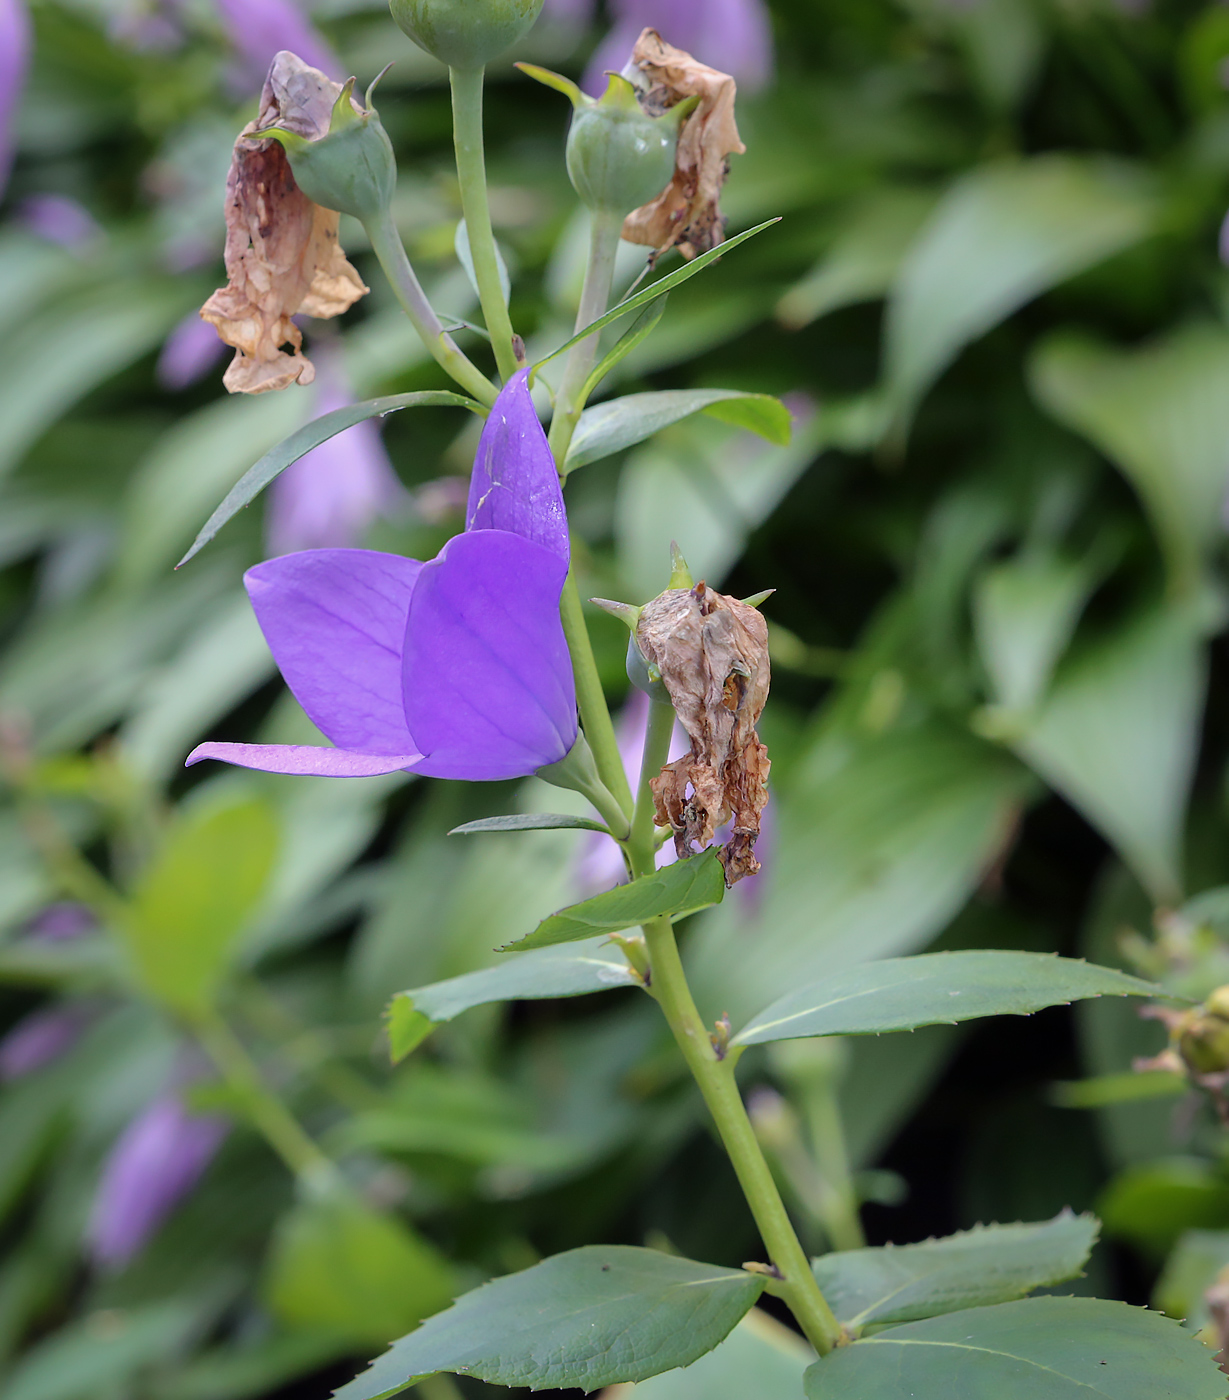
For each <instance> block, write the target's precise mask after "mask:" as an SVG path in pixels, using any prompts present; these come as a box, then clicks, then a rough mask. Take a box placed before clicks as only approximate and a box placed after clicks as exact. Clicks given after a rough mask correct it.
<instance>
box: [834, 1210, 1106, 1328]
mask: <svg viewBox="0 0 1229 1400" xmlns="http://www.w3.org/2000/svg"><path fill="white" fill-rule="evenodd" d="M1096 1238H1097V1221H1096V1219H1095V1218H1094V1217H1093V1216H1091V1215H1072V1214H1071V1212H1070V1211H1063V1213H1062V1214H1061V1215H1057V1216H1055V1217H1054V1219H1053V1220H1047V1221H1045V1222H1044V1223H1042V1224H1036V1225H975V1226H974V1227H973V1229H971V1230H961V1231H960V1232H959V1233H957V1234H955V1235H948V1236H946V1237H945V1238H944V1239H939V1240H926V1241H925V1242H924V1243H922V1244H906V1245H885V1246H884V1247H883V1248H882V1249H851V1250H848V1251H846V1252H845V1253H842V1254H825V1255H823V1256H822V1257H821V1258H819V1259H816V1260H815V1277H816V1278H817V1279H818V1280H819V1286H820V1288H821V1289H822V1290H823V1293H824V1297H825V1298H827V1300H828V1302H829V1304H830V1305H831V1307H832V1311H833V1312H834V1313H836V1316H837V1318H838V1320H839V1321H840V1322H842V1323H844V1324H845V1326H846V1327H849V1328H851V1329H858V1330H861V1329H862V1328H863V1327H866V1326H868V1325H869V1324H870V1323H872V1322H874V1323H888V1322H913V1321H916V1320H918V1319H920V1318H924V1317H937V1316H939V1315H940V1314H942V1313H950V1312H957V1311H959V1310H960V1309H961V1308H972V1307H979V1306H981V1305H983V1304H987V1303H1006V1302H1009V1301H1010V1300H1011V1299H1013V1298H1021V1297H1023V1296H1024V1294H1026V1293H1029V1292H1031V1291H1032V1290H1033V1289H1034V1288H1041V1287H1043V1286H1044V1285H1047V1284H1054V1283H1061V1282H1062V1281H1063V1280H1064V1279H1069V1278H1073V1277H1074V1276H1075V1275H1076V1274H1078V1273H1079V1271H1080V1270H1081V1268H1083V1266H1084V1263H1085V1261H1086V1260H1087V1258H1088V1255H1089V1252H1090V1251H1091V1249H1092V1247H1093V1245H1094V1244H1095V1243H1096Z"/></svg>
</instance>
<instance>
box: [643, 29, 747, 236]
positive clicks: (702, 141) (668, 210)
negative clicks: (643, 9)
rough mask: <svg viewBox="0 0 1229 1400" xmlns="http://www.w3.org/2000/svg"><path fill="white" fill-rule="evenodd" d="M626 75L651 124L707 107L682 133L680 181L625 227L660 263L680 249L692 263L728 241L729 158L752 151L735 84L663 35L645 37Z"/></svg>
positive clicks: (693, 116)
mask: <svg viewBox="0 0 1229 1400" xmlns="http://www.w3.org/2000/svg"><path fill="white" fill-rule="evenodd" d="M623 72H624V76H625V77H627V78H630V79H631V81H632V82H633V83H634V84H635V85H636V89H637V92H638V94H639V97H640V105H641V106H642V107H643V108H644V110H645V111H646V112H648V113H649V114H650V115H651V116H660V114H661V113H662V112H665V111H668V110H669V109H670V108H671V107H674V106H676V105H677V104H678V103H680V102H682V101H683V100H684V99H685V98H688V97H693V96H695V97H698V98H699V99H700V103H699V106H698V107H697V108H696V109H695V111H694V112H692V114H691V115H690V116H689V117H688V118H687V119H686V121H684V123H683V128H682V130H681V131H680V133H679V143H678V154H677V155H676V157H675V162H674V178H673V180H671V182H670V183H669V184H668V185H667V186H666V188H665V189H664V190H662V192H661V194H659V195H658V196H657V198H656V199H655V200H653V202H652V203H651V204H645V205H643V206H642V207H641V208H639V209H633V210H632V212H631V213H630V214H629V215H628V216H627V218H626V219H625V220H624V221H623V237H624V238H625V239H626V240H627V241H628V242H629V243H647V244H648V245H649V246H650V247H651V248H655V249H656V253H655V254H654V256H655V257H660V256H661V254H662V253H664V252H665V251H666V249H667V248H673V247H674V246H675V245H676V244H677V245H678V247H679V249H680V251H681V252H682V254H683V256H684V257H686V258H694V257H695V256H696V254H697V253H706V252H707V251H708V250H709V249H710V248H715V247H716V246H717V244H718V243H721V242H723V241H724V239H725V220H724V219H723V218H722V217H721V210H720V208H719V207H718V204H719V201H720V199H721V187H722V185H724V184H725V179H726V176H727V175H728V174H729V172H730V166H729V161H728V159H727V157H728V156H730V155H732V154H735V155H741V154H742V153H743V152H744V151H745V150H746V149H747V148H746V147H745V146H744V145H743V143H742V141H741V140H739V136H738V126H737V124H736V123H735V121H734V96H735V92H736V86H735V83H734V79H733V78H731V77H730V75H729V74H728V73H720V72H718V71H717V69H716V68H709V67H708V66H707V65H705V64H703V63H698V62H697V61H696V60H695V59H694V58H692V56H691V55H690V54H689V53H684V52H683V50H682V49H676V48H672V47H671V46H670V45H669V44H667V43H666V42H665V41H664V40H663V39H662V37H661V35H660V34H658V32H657V31H656V30H655V29H646V30H644V31H643V32H642V33H641V35H640V38H639V39H637V40H636V47H635V48H634V49H633V50H632V57H631V61H630V62H629V63H628V65H627V67H626V68H625V69H624V70H623Z"/></svg>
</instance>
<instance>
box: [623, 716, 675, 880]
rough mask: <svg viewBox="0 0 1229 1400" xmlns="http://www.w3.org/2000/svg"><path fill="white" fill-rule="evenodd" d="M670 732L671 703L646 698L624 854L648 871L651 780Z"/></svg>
mask: <svg viewBox="0 0 1229 1400" xmlns="http://www.w3.org/2000/svg"><path fill="white" fill-rule="evenodd" d="M673 733H674V707H673V706H672V705H664V704H662V703H661V702H660V701H657V700H650V701H649V723H648V728H647V730H646V732H645V736H644V757H643V759H641V762H640V786H639V788H638V789H637V792H636V810H635V813H634V814H633V816H632V834H631V838H630V840H629V841H628V843H627V845H628V855H629V857H630V859H631V862H632V865H633V867H634V869H636V870H637V871H644V872H647V871H650V870H652V869H653V868H654V865H655V864H656V860H655V857H656V854H657V829H656V826H655V824H654V817H655V816H656V812H657V805H656V803H655V802H654V801H653V790H652V788H651V787H650V786H649V783H650V782H651V780H652V779H653V778H655V777H657V775H658V774H659V773H660V772H661V770H662V765H663V764H664V763H665V761H666V759H667V758H669V757H670V736H671V735H672V734H673Z"/></svg>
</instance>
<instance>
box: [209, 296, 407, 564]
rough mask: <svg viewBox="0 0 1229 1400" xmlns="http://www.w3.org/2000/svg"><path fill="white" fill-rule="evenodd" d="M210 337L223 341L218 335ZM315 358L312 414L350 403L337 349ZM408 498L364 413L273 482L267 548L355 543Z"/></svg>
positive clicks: (282, 551)
mask: <svg viewBox="0 0 1229 1400" xmlns="http://www.w3.org/2000/svg"><path fill="white" fill-rule="evenodd" d="M202 324H204V323H203V322H202ZM209 329H210V330H211V331H212V330H213V328H212V326H211V327H210V328H209ZM214 340H215V341H217V343H218V344H219V345H221V341H218V338H217V335H216V333H215V334H214ZM313 358H314V359H315V362H316V382H317V384H318V385H319V389H318V390H317V396H316V411H317V413H331V412H332V411H333V409H335V408H345V407H347V405H349V404H351V403H353V402H354V399H353V396H352V395H351V394H350V393H349V392H348V389H347V385H346V382H345V378H344V376H343V374H342V370H341V364H340V361H339V357H338V356H337V354H336V353H335V352H330V351H329V350H328V349H327V348H326V349H325V350H324V351H321V352H318V353H316V354H315V355H314V357H313ZM406 499H407V493H406V492H405V490H404V489H403V488H402V485H401V482H400V481H399V480H398V479H397V473H396V472H395V471H393V466H392V463H391V462H390V461H389V460H388V454H387V453H386V452H385V451H384V444H383V442H382V441H381V439H380V429H379V426H378V425H377V423H376V420H375V419H374V418H368V419H367V420H366V421H365V422H362V423H356V424H355V425H354V426H353V427H352V428H347V429H346V430H345V431H344V432H341V433H338V434H337V435H336V436H335V437H331V438H329V439H328V441H327V442H322V443H321V444H320V446H319V447H316V448H313V449H312V451H310V452H308V453H307V454H306V456H303V457H300V458H299V460H298V461H297V462H295V463H294V465H293V466H291V467H288V468H287V469H286V470H285V471H284V472H283V473H282V474H281V476H279V477H278V478H277V480H276V481H275V482H274V483H273V486H272V488H271V490H270V500H269V507H268V513H267V515H266V517H265V521H266V524H265V533H266V543H267V546H268V552H269V553H270V554H271V555H272V554H289V553H291V551H292V550H296V549H332V548H340V547H342V546H345V545H353V544H358V543H359V541H360V540H361V539H362V538H363V536H364V535H365V534H366V533H367V529H368V527H369V526H370V525H371V523H372V521H374V520H375V519H376V518H377V517H378V516H381V515H388V514H390V513H391V512H392V511H393V510H394V508H395V507H396V506H398V505H400V504H402V503H403V502H404V501H405V500H406Z"/></svg>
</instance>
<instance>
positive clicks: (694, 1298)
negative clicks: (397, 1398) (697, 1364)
mask: <svg viewBox="0 0 1229 1400" xmlns="http://www.w3.org/2000/svg"><path fill="white" fill-rule="evenodd" d="M763 1285H764V1281H763V1279H762V1278H761V1277H759V1276H757V1275H755V1274H749V1273H744V1272H743V1271H742V1270H739V1269H719V1268H716V1267H714V1266H713V1265H711V1264H699V1263H696V1262H695V1261H694V1260H692V1259H679V1258H677V1257H676V1256H674V1255H670V1254H659V1253H657V1252H656V1251H655V1250H651V1249H634V1248H632V1247H630V1246H628V1245H611V1246H600V1245H590V1246H587V1247H586V1248H584V1249H572V1250H569V1251H568V1252H567V1253H566V1254H557V1255H555V1257H554V1258H553V1259H547V1260H545V1261H544V1262H543V1263H541V1264H536V1265H534V1267H533V1268H532V1269H526V1270H524V1272H523V1273H519V1274H511V1275H509V1276H508V1277H507V1278H501V1279H496V1280H495V1282H494V1283H488V1284H486V1285H485V1286H484V1287H482V1288H477V1289H475V1290H474V1291H473V1292H472V1293H466V1294H465V1295H464V1296H463V1297H461V1298H459V1299H458V1300H457V1301H456V1303H455V1304H454V1305H453V1306H452V1307H451V1308H449V1310H448V1311H447V1312H445V1313H440V1314H438V1315H437V1316H435V1317H433V1318H430V1319H429V1320H428V1321H427V1322H425V1323H424V1324H423V1325H422V1326H421V1327H420V1328H419V1329H418V1330H417V1331H416V1332H411V1333H410V1335H409V1336H408V1337H402V1338H401V1340H400V1341H398V1342H394V1343H393V1346H392V1348H391V1349H390V1350H389V1351H388V1352H387V1353H386V1354H385V1355H384V1356H382V1357H380V1358H379V1360H378V1361H376V1362H375V1363H374V1364H373V1365H372V1367H371V1368H370V1370H368V1371H366V1372H364V1373H363V1375H361V1376H359V1377H357V1379H355V1380H353V1381H351V1382H350V1384H349V1385H345V1386H342V1388H341V1389H340V1390H339V1391H337V1392H336V1395H337V1400H382V1397H384V1396H388V1395H396V1394H397V1393H398V1392H399V1391H402V1390H404V1389H405V1388H406V1387H407V1386H410V1385H413V1384H414V1383H415V1382H416V1381H420V1380H423V1379H424V1378H425V1377H427V1376H432V1375H435V1374H436V1373H438V1372H440V1371H452V1372H454V1373H456V1374H458V1375H465V1376H474V1377H476V1378H477V1379H479V1380H484V1381H490V1382H492V1383H493V1384H495V1385H509V1386H515V1385H519V1386H528V1387H529V1388H530V1389H531V1390H552V1389H561V1388H563V1387H566V1386H577V1387H579V1388H581V1389H582V1390H598V1389H600V1388H601V1387H602V1386H605V1385H616V1384H618V1383H619V1382H626V1381H633V1382H634V1381H641V1380H645V1379H647V1378H648V1377H649V1376H656V1375H659V1374H660V1373H661V1372H662V1371H670V1370H673V1369H674V1368H675V1367H676V1366H688V1365H690V1364H691V1362H693V1361H695V1360H696V1359H697V1358H698V1357H700V1356H703V1355H704V1353H705V1352H707V1351H711V1350H712V1348H713V1347H715V1346H716V1345H717V1343H718V1342H720V1341H721V1340H722V1338H723V1337H725V1336H727V1335H728V1334H729V1332H730V1331H731V1330H732V1329H733V1328H734V1326H735V1324H736V1323H737V1322H738V1320H739V1319H740V1318H741V1317H742V1316H743V1315H744V1314H745V1313H746V1312H747V1311H748V1310H749V1309H750V1308H751V1306H752V1305H753V1304H754V1302H755V1301H756V1299H757V1298H758V1297H759V1295H760V1292H761V1290H762V1289H763Z"/></svg>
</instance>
